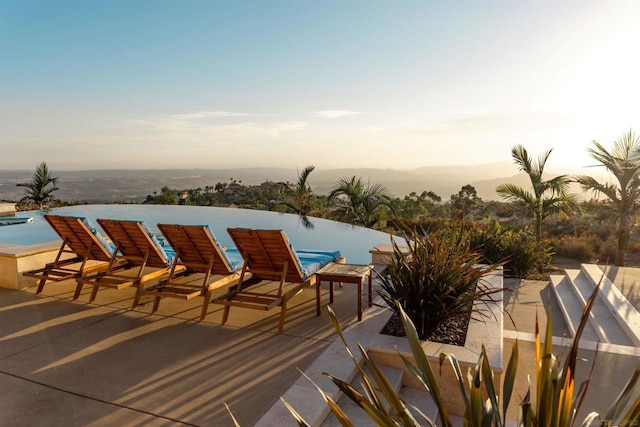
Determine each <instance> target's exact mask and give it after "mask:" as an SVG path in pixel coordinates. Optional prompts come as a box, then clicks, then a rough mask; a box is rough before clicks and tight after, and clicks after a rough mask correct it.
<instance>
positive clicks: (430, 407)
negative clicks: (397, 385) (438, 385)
mask: <svg viewBox="0 0 640 427" xmlns="http://www.w3.org/2000/svg"><path fill="white" fill-rule="evenodd" d="M400 398H401V399H402V400H403V401H404V402H405V403H406V404H407V405H408V406H410V407H415V408H416V409H417V411H420V413H422V414H423V415H425V416H426V417H428V418H429V419H430V420H431V421H433V422H436V420H437V418H438V408H437V407H436V403H435V402H434V401H433V399H432V398H431V393H429V392H428V391H426V390H418V389H415V388H411V387H402V388H401V389H400ZM417 411H414V410H413V409H412V410H411V413H412V414H414V416H415V417H416V420H417V421H418V423H419V424H420V425H426V423H425V420H424V419H423V418H422V417H421V416H420V415H418V412H417Z"/></svg>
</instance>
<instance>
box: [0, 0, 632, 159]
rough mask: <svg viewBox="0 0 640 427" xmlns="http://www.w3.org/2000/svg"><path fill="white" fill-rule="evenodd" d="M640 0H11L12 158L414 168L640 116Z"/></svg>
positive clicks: (602, 137)
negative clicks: (578, 0)
mask: <svg viewBox="0 0 640 427" xmlns="http://www.w3.org/2000/svg"><path fill="white" fill-rule="evenodd" d="M638 22H640V1H635V0H634V1H580V2H577V1H516V0H513V1H506V0H505V1H491V0H487V1H479V0H478V1H444V0H443V1H428V0H424V1H417V0H416V1H408V0H399V1H383V0H376V1H373V0H370V1H358V0H349V1H331V0H323V1H319V0H315V1H305V0H296V1H287V0H278V1H271V0H260V1H244V0H238V1H222V0H220V1H215V0H199V1H196V0H184V1H177V0H175V1H170V0H165V1H161V0H157V1H151V0H89V1H87V0H46V1H45V0H0V170H13V169H27V170H30V169H34V168H35V166H36V165H37V163H39V162H40V161H46V162H47V163H48V165H49V167H50V168H51V169H54V170H78V169H114V168H118V169H120V168H126V169H133V168H144V169H148V168H153V169H164V168H233V167H253V166H270V167H287V168H289V167H290V168H302V167H304V166H306V165H310V164H313V165H315V166H316V167H317V168H322V169H327V168H340V167H375V168H393V169H413V168H417V167H422V166H429V165H449V164H479V163H492V162H496V161H503V160H510V150H511V147H513V146H514V145H515V144H523V145H524V146H525V147H526V148H527V149H528V150H529V152H530V153H531V154H533V155H537V154H539V153H541V152H543V151H544V150H547V149H549V148H553V150H554V151H553V153H552V155H551V158H550V161H549V163H548V165H549V168H557V169H561V168H580V167H584V166H587V165H591V164H593V163H594V162H593V160H590V158H589V157H588V154H587V153H586V149H587V148H588V147H589V146H590V145H591V141H592V140H594V139H595V140H597V141H599V142H601V143H603V144H604V145H605V146H607V147H610V146H611V145H612V143H613V141H614V140H615V139H616V138H617V137H618V136H620V135H621V134H622V133H624V132H626V131H628V130H629V129H630V128H632V129H634V130H635V131H636V133H639V132H640V78H639V77H638V76H639V75H640V54H639V52H640V25H638Z"/></svg>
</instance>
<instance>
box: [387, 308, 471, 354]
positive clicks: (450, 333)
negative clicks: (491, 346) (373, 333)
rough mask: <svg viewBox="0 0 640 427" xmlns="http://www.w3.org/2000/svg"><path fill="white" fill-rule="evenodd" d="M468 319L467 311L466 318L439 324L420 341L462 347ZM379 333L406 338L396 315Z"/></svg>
mask: <svg viewBox="0 0 640 427" xmlns="http://www.w3.org/2000/svg"><path fill="white" fill-rule="evenodd" d="M470 319H471V310H469V312H468V314H467V315H466V316H463V317H459V318H455V319H447V320H446V321H444V322H440V323H439V324H438V325H437V326H436V327H435V328H434V330H433V331H432V332H431V333H430V334H427V335H425V336H421V337H420V339H421V340H423V341H432V342H437V343H441V344H453V345H459V346H464V342H465V340H466V339H467V329H468V328H469V320H470ZM381 333H382V334H385V335H392V336H395V337H404V336H406V334H405V332H404V327H403V326H402V320H401V319H400V316H399V315H398V314H393V315H392V316H391V318H390V319H389V321H388V322H387V324H386V325H385V326H384V328H383V329H382V331H381Z"/></svg>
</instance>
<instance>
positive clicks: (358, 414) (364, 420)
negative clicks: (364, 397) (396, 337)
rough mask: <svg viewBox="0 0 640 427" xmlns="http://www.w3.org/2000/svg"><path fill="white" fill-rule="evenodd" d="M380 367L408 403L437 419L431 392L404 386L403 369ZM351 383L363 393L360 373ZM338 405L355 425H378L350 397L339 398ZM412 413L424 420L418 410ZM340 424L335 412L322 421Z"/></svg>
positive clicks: (324, 426) (329, 425)
mask: <svg viewBox="0 0 640 427" xmlns="http://www.w3.org/2000/svg"><path fill="white" fill-rule="evenodd" d="M380 369H381V370H382V372H383V373H384V374H385V376H386V377H387V379H388V380H389V382H390V383H391V384H392V385H393V387H394V388H395V390H396V391H398V394H399V396H400V398H401V399H403V400H404V402H405V403H406V404H407V405H410V406H413V407H415V408H417V409H418V410H420V411H421V412H422V413H423V414H425V415H426V416H427V417H429V418H431V419H432V420H433V421H435V420H436V417H437V415H438V410H437V408H436V406H435V403H434V402H433V400H432V399H431V394H429V393H428V392H426V391H421V390H417V389H413V388H409V387H403V386H402V377H403V375H404V372H403V371H402V369H398V368H392V367H389V366H380ZM351 385H352V386H353V387H354V388H355V389H357V390H358V391H359V392H360V393H363V390H364V387H363V384H362V378H361V377H360V375H356V378H355V379H354V380H353V381H352V382H351ZM338 405H339V406H340V409H342V410H343V411H344V413H345V414H346V415H347V416H348V417H349V420H351V422H352V423H353V425H356V426H358V427H360V426H362V427H375V426H376V425H377V424H376V423H375V422H373V421H372V420H371V418H370V417H369V416H368V415H367V414H366V413H365V411H364V410H363V409H361V408H360V407H359V406H358V405H356V404H355V403H354V402H353V401H352V400H351V399H349V398H348V397H346V396H342V397H341V398H340V399H339V400H338ZM386 408H387V411H389V410H390V408H389V405H388V404H387V405H386ZM412 413H413V414H414V416H415V417H416V420H417V421H418V422H419V423H423V422H424V420H423V419H422V417H421V416H420V415H418V414H417V412H416V411H413V410H412ZM340 425H341V424H340V422H339V421H338V419H337V418H336V417H335V415H333V413H331V414H329V415H328V416H327V418H326V419H325V420H324V422H323V423H322V427H338V426H340Z"/></svg>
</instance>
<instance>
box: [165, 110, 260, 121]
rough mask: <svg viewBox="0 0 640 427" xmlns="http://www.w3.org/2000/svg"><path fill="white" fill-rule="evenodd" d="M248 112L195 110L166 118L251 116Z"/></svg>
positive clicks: (188, 118)
mask: <svg viewBox="0 0 640 427" xmlns="http://www.w3.org/2000/svg"><path fill="white" fill-rule="evenodd" d="M251 116H252V114H249V113H235V112H231V111H195V112H192V113H185V114H174V115H170V116H167V118H168V119H175V120H199V119H219V118H229V117H251Z"/></svg>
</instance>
